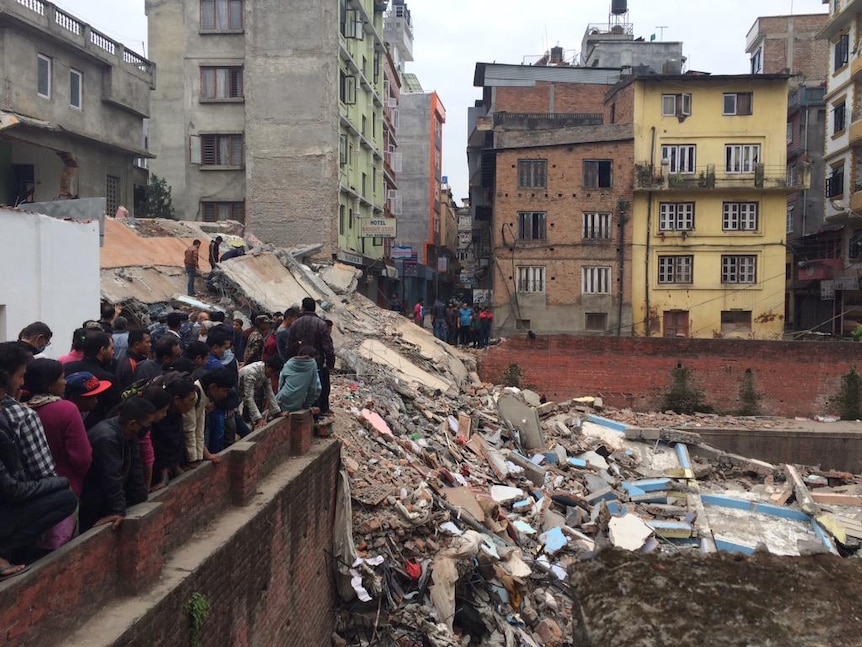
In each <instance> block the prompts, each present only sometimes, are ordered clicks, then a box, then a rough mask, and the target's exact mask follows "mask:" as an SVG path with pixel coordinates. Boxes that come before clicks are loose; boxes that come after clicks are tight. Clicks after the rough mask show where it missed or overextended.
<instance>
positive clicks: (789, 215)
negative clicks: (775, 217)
mask: <svg viewBox="0 0 862 647" xmlns="http://www.w3.org/2000/svg"><path fill="white" fill-rule="evenodd" d="M793 211H794V207H793V205H792V204H789V205H787V233H788V234H790V233H792V232H793Z"/></svg>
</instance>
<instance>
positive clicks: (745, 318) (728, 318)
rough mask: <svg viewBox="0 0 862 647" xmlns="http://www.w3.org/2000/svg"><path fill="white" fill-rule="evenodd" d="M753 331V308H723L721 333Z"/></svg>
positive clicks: (746, 332)
mask: <svg viewBox="0 0 862 647" xmlns="http://www.w3.org/2000/svg"><path fill="white" fill-rule="evenodd" d="M750 332H751V310H722V311H721V334H722V335H727V334H731V333H745V334H748V333H750Z"/></svg>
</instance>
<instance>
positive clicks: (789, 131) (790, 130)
mask: <svg viewBox="0 0 862 647" xmlns="http://www.w3.org/2000/svg"><path fill="white" fill-rule="evenodd" d="M792 143H793V123H792V122H788V123H787V144H788V146H789V145H790V144H792Z"/></svg>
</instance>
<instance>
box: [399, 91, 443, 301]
mask: <svg viewBox="0 0 862 647" xmlns="http://www.w3.org/2000/svg"><path fill="white" fill-rule="evenodd" d="M409 76H410V75H408V77H409ZM411 85H412V87H414V88H415V87H416V80H415V78H414V79H413V80H412V81H411V80H410V79H409V78H408V82H407V83H405V86H407V87H409V86H411ZM399 114H400V117H399V125H398V146H399V148H400V150H402V151H404V152H403V153H402V156H403V166H402V170H401V173H399V174H398V191H399V194H400V196H401V198H402V205H403V206H402V211H401V215H399V216H398V236H397V237H396V239H395V245H397V246H398V247H400V248H402V249H403V248H410V250H411V252H412V256H413V258H412V259H410V260H405V261H404V263H403V265H404V269H403V272H402V277H403V279H402V281H403V284H404V285H403V291H404V295H403V296H404V299H406V300H407V302H408V303H414V302H415V301H416V300H417V299H425V301H426V303H428V302H429V301H431V300H433V299H434V298H435V296H436V294H435V293H434V291H433V287H432V285H433V284H436V283H437V282H438V277H437V267H438V265H437V259H438V257H439V256H441V252H442V250H443V247H444V244H443V243H444V241H442V240H441V237H440V213H441V211H440V200H441V198H440V196H441V190H442V183H443V168H442V165H443V124H444V123H445V122H446V110H445V108H444V107H443V103H442V102H441V101H440V98H439V97H438V96H437V93H436V92H407V93H405V92H404V90H403V89H402V94H401V101H400V104H399Z"/></svg>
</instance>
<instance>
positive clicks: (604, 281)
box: [581, 267, 611, 294]
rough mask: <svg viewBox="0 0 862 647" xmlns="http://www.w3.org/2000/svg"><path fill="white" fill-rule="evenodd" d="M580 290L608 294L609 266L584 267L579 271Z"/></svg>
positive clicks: (586, 292)
mask: <svg viewBox="0 0 862 647" xmlns="http://www.w3.org/2000/svg"><path fill="white" fill-rule="evenodd" d="M581 292H582V293H583V294H610V293H611V268H609V267H584V268H582V271H581Z"/></svg>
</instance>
